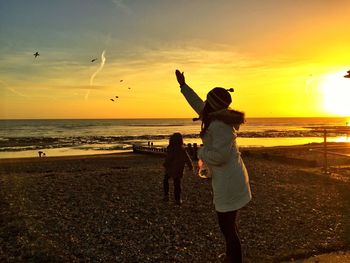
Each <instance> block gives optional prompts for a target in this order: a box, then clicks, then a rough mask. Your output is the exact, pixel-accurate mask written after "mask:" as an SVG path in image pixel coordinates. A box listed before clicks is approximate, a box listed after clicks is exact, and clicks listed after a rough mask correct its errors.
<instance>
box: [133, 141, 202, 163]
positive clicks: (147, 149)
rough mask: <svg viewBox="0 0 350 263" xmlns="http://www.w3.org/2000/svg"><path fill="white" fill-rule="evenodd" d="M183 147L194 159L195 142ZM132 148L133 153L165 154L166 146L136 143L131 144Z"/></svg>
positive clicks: (195, 155)
mask: <svg viewBox="0 0 350 263" xmlns="http://www.w3.org/2000/svg"><path fill="white" fill-rule="evenodd" d="M185 149H186V151H187V153H188V154H189V156H190V157H191V159H192V160H194V161H196V160H198V158H197V150H198V148H197V144H196V143H194V144H190V143H189V144H187V145H185ZM132 150H133V152H134V153H144V154H156V155H164V156H165V155H166V153H167V148H166V147H161V146H153V145H137V144H133V146H132Z"/></svg>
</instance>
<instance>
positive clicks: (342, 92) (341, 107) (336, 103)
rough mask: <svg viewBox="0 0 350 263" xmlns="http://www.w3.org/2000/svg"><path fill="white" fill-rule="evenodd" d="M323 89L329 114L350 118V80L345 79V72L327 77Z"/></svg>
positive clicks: (325, 105)
mask: <svg viewBox="0 0 350 263" xmlns="http://www.w3.org/2000/svg"><path fill="white" fill-rule="evenodd" d="M321 88H322V90H323V96H324V107H325V109H326V110H327V111H328V112H329V113H333V114H337V115H339V116H350V79H348V78H344V72H339V73H334V74H330V75H327V76H326V77H325V78H324V81H323V83H322V87H321Z"/></svg>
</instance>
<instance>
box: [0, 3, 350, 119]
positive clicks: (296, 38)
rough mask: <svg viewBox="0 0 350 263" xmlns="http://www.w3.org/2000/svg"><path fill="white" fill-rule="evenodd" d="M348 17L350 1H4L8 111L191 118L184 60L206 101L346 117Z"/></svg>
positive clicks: (0, 9)
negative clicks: (226, 99)
mask: <svg viewBox="0 0 350 263" xmlns="http://www.w3.org/2000/svg"><path fill="white" fill-rule="evenodd" d="M349 14H350V1H347V0H307V1H305V0H216V1H213V0H192V1H191V0H176V1H174V0H137V1H136V0H124V1H123V0H100V1H98V0H50V1H44V0H10V1H6V0H0V119H11V118H174V117H185V118H187V117H189V118H192V117H195V114H194V112H193V111H192V109H191V108H190V107H189V106H188V105H187V103H186V101H185V99H184V98H183V96H182V95H181V93H180V91H179V87H178V84H177V82H176V78H175V75H174V71H175V69H177V68H178V69H180V70H182V71H184V72H185V77H186V82H187V83H188V84H189V85H190V86H191V87H192V88H193V89H195V90H196V91H197V92H198V93H199V95H200V96H202V97H203V98H205V95H206V93H207V92H208V91H209V90H210V89H211V88H213V87H215V86H220V87H227V88H230V87H233V88H235V92H234V93H233V94H232V95H233V103H232V105H231V106H232V107H233V108H235V109H238V110H242V111H244V112H245V113H246V115H247V117H317V116H350V106H349V105H350V79H347V78H343V75H345V74H346V71H348V70H350V15H349ZM35 52H39V53H40V56H39V57H37V58H35V57H34V56H33V54H34V53H35ZM94 58H97V60H96V61H94V62H91V60H92V59H94ZM121 80H122V81H121ZM115 96H118V97H119V98H115ZM111 98H114V99H115V101H114V102H112V101H111V100H110V99H111Z"/></svg>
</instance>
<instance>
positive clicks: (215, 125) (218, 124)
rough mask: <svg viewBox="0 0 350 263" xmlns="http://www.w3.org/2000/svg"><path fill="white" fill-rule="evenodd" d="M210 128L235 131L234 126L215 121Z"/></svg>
mask: <svg viewBox="0 0 350 263" xmlns="http://www.w3.org/2000/svg"><path fill="white" fill-rule="evenodd" d="M209 127H211V128H213V129H227V130H232V129H233V127H232V125H229V124H227V123H225V122H223V121H221V120H213V121H212V122H211V123H210V126H209Z"/></svg>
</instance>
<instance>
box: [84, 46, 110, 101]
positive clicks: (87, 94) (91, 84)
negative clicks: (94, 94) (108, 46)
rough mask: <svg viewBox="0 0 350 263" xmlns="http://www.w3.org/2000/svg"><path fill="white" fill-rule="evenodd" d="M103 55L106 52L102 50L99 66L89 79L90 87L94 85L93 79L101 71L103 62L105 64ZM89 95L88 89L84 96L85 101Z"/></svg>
mask: <svg viewBox="0 0 350 263" xmlns="http://www.w3.org/2000/svg"><path fill="white" fill-rule="evenodd" d="M105 53H106V51H105V50H103V52H102V54H101V64H100V66H99V67H98V69H97V70H96V71H95V72H94V74H92V76H91V78H90V86H93V85H94V79H95V77H96V76H97V74H98V73H99V72H100V71H101V70H102V69H103V67H104V65H105V62H106V57H105ZM89 95H90V89H88V91H87V92H86V94H85V100H88V99H89Z"/></svg>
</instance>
